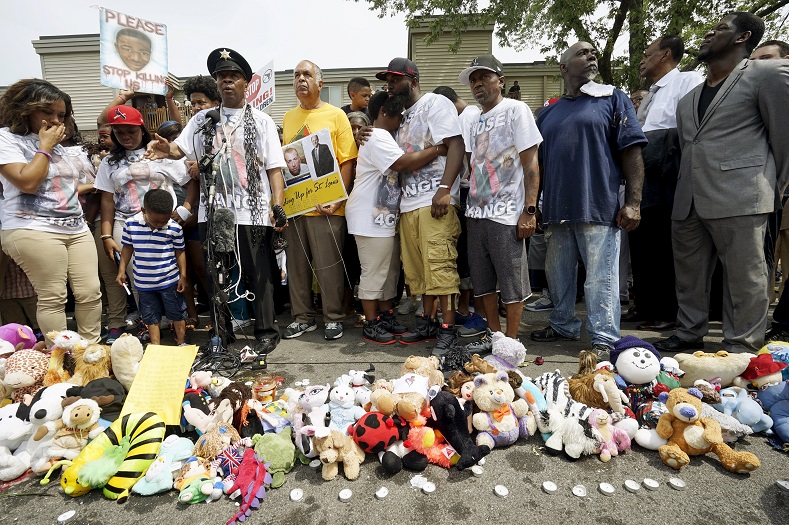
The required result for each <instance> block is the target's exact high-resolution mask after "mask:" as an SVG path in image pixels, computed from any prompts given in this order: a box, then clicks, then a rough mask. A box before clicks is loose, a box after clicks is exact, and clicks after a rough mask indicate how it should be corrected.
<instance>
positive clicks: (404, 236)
mask: <svg viewBox="0 0 789 525" xmlns="http://www.w3.org/2000/svg"><path fill="white" fill-rule="evenodd" d="M399 229H400V257H401V258H402V260H403V270H404V271H405V282H406V284H407V285H408V286H409V287H410V288H411V293H412V294H414V295H420V294H426V295H436V296H441V295H453V294H456V293H459V290H458V286H459V284H460V279H459V278H458V271H457V257H458V251H457V241H458V237H459V236H460V221H459V220H458V215H457V210H456V209H455V207H454V206H450V207H449V213H447V214H446V215H444V216H443V217H441V218H440V219H434V218H433V217H432V216H431V215H430V206H425V207H424V208H419V209H418V210H413V211H409V212H406V213H401V214H400V225H399Z"/></svg>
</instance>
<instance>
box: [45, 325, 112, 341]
mask: <svg viewBox="0 0 789 525" xmlns="http://www.w3.org/2000/svg"><path fill="white" fill-rule="evenodd" d="M33 333H34V334H35V333H36V332H33ZM109 333H110V331H109V330H107V327H106V326H102V327H101V333H100V334H99V339H100V340H102V341H104V340H105V339H106V338H107V336H108V335H109ZM36 341H38V335H37V334H36Z"/></svg>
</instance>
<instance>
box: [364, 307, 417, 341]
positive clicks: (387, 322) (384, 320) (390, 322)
mask: <svg viewBox="0 0 789 525" xmlns="http://www.w3.org/2000/svg"><path fill="white" fill-rule="evenodd" d="M378 321H379V323H380V324H381V326H382V327H383V329H384V330H386V331H387V332H389V333H390V334H394V335H403V334H404V333H406V332H407V331H408V328H406V327H405V326H403V325H402V324H401V323H400V321H398V320H397V317H396V316H395V313H394V310H389V311H388V312H381V315H379V316H378ZM365 326H367V323H365Z"/></svg>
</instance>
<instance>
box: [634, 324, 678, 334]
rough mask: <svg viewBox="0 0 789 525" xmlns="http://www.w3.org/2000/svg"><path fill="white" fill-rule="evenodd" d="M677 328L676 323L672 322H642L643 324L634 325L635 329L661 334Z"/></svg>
mask: <svg viewBox="0 0 789 525" xmlns="http://www.w3.org/2000/svg"><path fill="white" fill-rule="evenodd" d="M675 326H677V323H675V322H674V321H644V322H643V323H639V324H637V325H636V328H638V329H639V330H654V331H656V332H662V331H663V330H669V329H671V328H674V327H675Z"/></svg>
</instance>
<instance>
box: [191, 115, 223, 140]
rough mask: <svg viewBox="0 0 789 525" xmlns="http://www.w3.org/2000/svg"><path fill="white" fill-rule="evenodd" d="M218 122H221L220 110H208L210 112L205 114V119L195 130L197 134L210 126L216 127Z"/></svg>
mask: <svg viewBox="0 0 789 525" xmlns="http://www.w3.org/2000/svg"><path fill="white" fill-rule="evenodd" d="M217 122H219V111H217V110H215V109H211V110H208V112H207V113H206V114H205V120H204V121H203V123H202V124H200V126H199V127H198V128H197V129H196V130H195V135H197V134H198V133H201V132H203V131H205V130H207V129H208V128H212V127H214V126H215V125H216V123H217Z"/></svg>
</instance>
